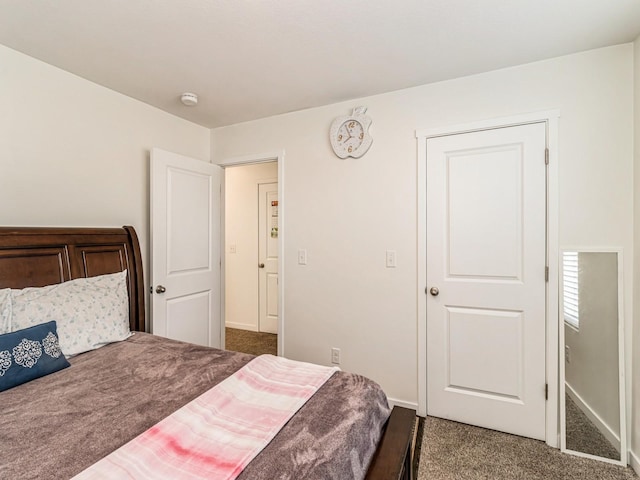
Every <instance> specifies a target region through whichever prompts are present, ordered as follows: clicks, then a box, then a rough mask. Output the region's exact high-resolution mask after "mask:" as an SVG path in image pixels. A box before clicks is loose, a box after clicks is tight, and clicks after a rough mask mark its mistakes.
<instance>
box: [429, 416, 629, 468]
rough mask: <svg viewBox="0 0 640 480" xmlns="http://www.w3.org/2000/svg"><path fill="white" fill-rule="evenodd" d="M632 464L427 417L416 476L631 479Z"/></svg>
mask: <svg viewBox="0 0 640 480" xmlns="http://www.w3.org/2000/svg"><path fill="white" fill-rule="evenodd" d="M637 478H638V477H637V476H636V475H635V473H634V472H633V470H632V469H631V468H622V467H618V466H616V465H611V464H609V463H604V462H599V461H597V460H589V459H586V458H580V457H576V456H574V455H569V454H566V453H561V452H560V450H557V449H555V448H551V447H548V446H547V445H546V444H545V443H544V442H540V441H538V440H531V439H528V438H523V437H517V436H514V435H509V434H506V433H500V432H495V431H493V430H486V429H484V428H478V427H472V426H469V425H464V424H461V423H456V422H451V421H448V420H442V419H439V418H434V417H427V419H426V421H425V426H424V435H423V438H422V447H421V451H420V467H419V473H418V479H417V480H556V479H557V480H632V479H636V480H637Z"/></svg>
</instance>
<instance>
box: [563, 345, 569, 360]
mask: <svg viewBox="0 0 640 480" xmlns="http://www.w3.org/2000/svg"><path fill="white" fill-rule="evenodd" d="M564 359H565V361H566V362H567V363H571V348H569V345H565V346H564Z"/></svg>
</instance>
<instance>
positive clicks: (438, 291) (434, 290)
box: [429, 287, 440, 297]
mask: <svg viewBox="0 0 640 480" xmlns="http://www.w3.org/2000/svg"><path fill="white" fill-rule="evenodd" d="M429 293H430V294H431V295H433V296H434V297H437V296H438V294H439V293H440V290H438V287H431V288H430V289H429Z"/></svg>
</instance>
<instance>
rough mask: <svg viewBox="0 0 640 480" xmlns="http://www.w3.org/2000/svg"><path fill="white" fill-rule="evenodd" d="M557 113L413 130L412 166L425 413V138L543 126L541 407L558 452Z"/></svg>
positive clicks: (421, 396) (420, 398) (421, 389)
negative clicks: (544, 397)
mask: <svg viewBox="0 0 640 480" xmlns="http://www.w3.org/2000/svg"><path fill="white" fill-rule="evenodd" d="M559 117H560V111H559V110H551V111H544V112H535V113H529V114H523V115H514V116H509V117H501V118H494V119H488V120H483V121H479V122H473V123H467V124H462V125H452V126H445V127H441V128H432V129H425V130H416V138H417V140H418V165H417V182H418V185H417V193H418V196H417V197H418V198H417V201H418V205H417V214H418V218H417V226H418V239H417V261H418V265H417V272H416V273H417V285H418V292H417V300H418V318H417V324H418V415H420V416H423V417H424V416H426V414H427V333H426V332H427V297H426V292H425V289H426V286H427V247H426V232H427V205H426V198H427V181H426V172H427V139H428V138H433V137H442V136H446V135H454V134H461V133H469V132H476V131H481V130H489V129H494V128H503V127H511V126H516V125H524V124H529V123H539V122H545V123H546V126H547V147H548V149H549V165H548V168H547V192H546V194H547V215H546V217H547V266H548V267H549V281H548V282H547V285H546V287H547V288H546V298H547V305H546V317H547V322H546V323H547V327H546V329H547V335H546V359H547V365H546V377H547V378H546V380H547V384H548V388H549V390H548V393H549V396H548V401H547V405H546V443H547V445H549V446H551V447H555V448H557V447H558V446H559V445H560V443H559V430H558V409H559V406H558V405H559V400H560V399H559V397H558V391H559V385H558V368H559V364H558V332H559V323H558V295H559V294H558V275H559V272H558V150H557V145H558V118H559Z"/></svg>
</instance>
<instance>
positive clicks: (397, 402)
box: [387, 397, 418, 411]
mask: <svg viewBox="0 0 640 480" xmlns="http://www.w3.org/2000/svg"><path fill="white" fill-rule="evenodd" d="M387 400H388V401H389V406H390V407H392V408H393V407H404V408H409V409H411V410H416V411H417V410H418V404H417V403H416V402H405V401H404V400H398V399H397V398H389V397H387Z"/></svg>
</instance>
